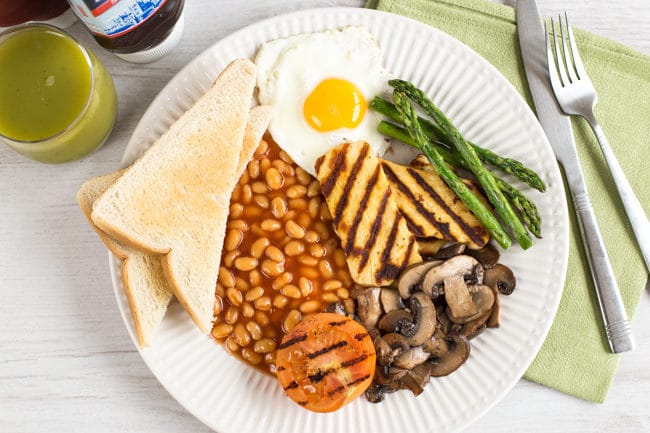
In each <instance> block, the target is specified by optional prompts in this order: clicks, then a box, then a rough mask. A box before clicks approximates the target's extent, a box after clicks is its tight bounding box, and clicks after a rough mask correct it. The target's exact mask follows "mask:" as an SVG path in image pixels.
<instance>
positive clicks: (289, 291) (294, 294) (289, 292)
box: [280, 284, 301, 299]
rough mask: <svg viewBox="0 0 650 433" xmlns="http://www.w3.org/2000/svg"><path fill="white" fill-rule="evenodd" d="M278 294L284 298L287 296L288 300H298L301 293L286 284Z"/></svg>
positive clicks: (291, 285) (294, 287) (296, 288)
mask: <svg viewBox="0 0 650 433" xmlns="http://www.w3.org/2000/svg"><path fill="white" fill-rule="evenodd" d="M280 293H282V294H283V295H284V296H288V297H289V298H293V299H300V297H301V293H300V289H299V288H298V287H296V286H294V285H293V284H287V285H286V286H284V287H283V288H281V289H280Z"/></svg>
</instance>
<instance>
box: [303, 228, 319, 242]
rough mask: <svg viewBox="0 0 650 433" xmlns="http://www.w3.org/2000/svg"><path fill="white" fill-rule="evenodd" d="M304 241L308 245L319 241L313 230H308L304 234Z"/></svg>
mask: <svg viewBox="0 0 650 433" xmlns="http://www.w3.org/2000/svg"><path fill="white" fill-rule="evenodd" d="M305 240H306V241H307V242H309V243H314V242H318V241H319V240H320V235H319V234H318V233H316V232H315V231H313V230H308V231H307V233H305Z"/></svg>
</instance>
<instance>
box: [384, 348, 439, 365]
mask: <svg viewBox="0 0 650 433" xmlns="http://www.w3.org/2000/svg"><path fill="white" fill-rule="evenodd" d="M429 356H431V355H430V354H429V353H428V352H426V351H425V350H424V348H423V347H422V346H415V347H411V348H410V349H409V350H407V351H406V352H404V353H402V354H401V355H399V356H396V357H395V359H394V360H393V365H394V366H395V367H397V368H406V369H408V370H410V369H412V368H415V367H416V366H418V365H420V364H422V363H423V362H426V360H427V359H429Z"/></svg>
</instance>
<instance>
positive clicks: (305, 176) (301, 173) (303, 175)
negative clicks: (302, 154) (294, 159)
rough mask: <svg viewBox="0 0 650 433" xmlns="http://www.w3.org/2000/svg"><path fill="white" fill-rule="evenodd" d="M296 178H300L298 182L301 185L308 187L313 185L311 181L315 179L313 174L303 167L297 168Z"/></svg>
mask: <svg viewBox="0 0 650 433" xmlns="http://www.w3.org/2000/svg"><path fill="white" fill-rule="evenodd" d="M296 178H298V182H300V183H301V184H303V185H305V186H307V185H309V184H310V183H311V181H312V180H313V179H314V178H313V177H312V176H311V174H309V173H308V172H307V171H306V170H305V169H303V168H302V167H296Z"/></svg>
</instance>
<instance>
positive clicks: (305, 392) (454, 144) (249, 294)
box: [78, 27, 546, 412]
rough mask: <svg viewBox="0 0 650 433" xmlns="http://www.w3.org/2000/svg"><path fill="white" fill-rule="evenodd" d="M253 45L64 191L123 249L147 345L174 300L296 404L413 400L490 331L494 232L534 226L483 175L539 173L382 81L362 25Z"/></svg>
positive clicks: (117, 250) (425, 100)
mask: <svg viewBox="0 0 650 433" xmlns="http://www.w3.org/2000/svg"><path fill="white" fill-rule="evenodd" d="M254 60H255V63H253V62H251V61H250V60H247V59H238V60H235V61H233V62H232V63H230V64H229V65H228V66H227V67H226V68H225V69H224V70H223V71H222V72H221V74H220V75H219V77H218V78H217V79H216V80H215V82H214V83H213V85H212V86H211V87H210V89H209V90H208V91H207V92H206V94H205V95H203V96H202V97H201V98H199V99H198V100H197V101H196V103H195V104H194V105H193V106H192V107H191V108H190V109H189V110H188V111H187V112H185V113H184V114H183V115H182V116H181V117H180V118H179V119H178V120H177V121H176V122H175V123H174V124H173V125H172V126H171V127H170V128H169V130H168V131H167V132H166V133H165V134H163V135H162V136H161V137H160V138H159V139H158V140H157V141H156V142H155V143H154V144H153V145H152V146H151V148H150V149H149V150H148V151H147V152H146V153H145V154H144V155H143V156H142V157H141V158H140V159H138V160H137V161H136V162H135V163H134V164H133V165H132V166H130V167H128V168H126V169H124V170H122V171H119V172H116V173H112V174H109V175H105V176H100V177H97V178H94V179H91V180H89V181H88V182H86V183H84V185H83V186H82V188H81V190H80V191H79V194H78V201H79V204H80V206H81V208H82V210H83V212H84V214H86V216H87V217H88V219H89V221H90V223H91V225H92V226H93V228H94V229H95V230H96V231H97V233H98V234H99V235H100V237H101V238H102V240H103V241H104V243H105V244H106V245H107V246H108V248H109V249H110V250H111V251H112V252H113V253H114V254H115V255H116V256H117V257H118V258H119V259H121V260H122V261H123V263H122V280H123V281H122V282H123V287H124V290H125V292H126V293H127V298H128V300H129V306H130V308H131V312H132V316H133V319H134V325H135V329H136V333H137V337H138V342H139V344H140V345H141V346H147V345H151V344H152V341H153V336H154V333H155V330H156V328H157V327H158V325H159V324H160V323H161V321H162V320H163V316H164V314H165V311H166V310H167V306H168V304H169V303H170V301H171V300H172V298H174V297H175V298H176V299H177V300H178V301H179V302H180V303H181V305H182V306H183V307H184V309H185V310H186V311H187V313H188V314H189V316H190V317H191V319H192V320H193V321H194V323H195V324H196V326H197V327H198V329H199V330H200V331H201V332H203V333H206V334H210V336H211V337H212V339H213V341H216V342H219V343H221V344H222V347H223V348H224V349H225V350H226V351H228V352H229V353H231V354H232V355H234V356H235V357H237V358H238V359H239V360H241V361H242V362H244V363H246V364H248V365H250V366H253V367H255V368H256V369H257V370H258V371H261V372H263V373H265V374H270V375H272V376H275V377H277V379H278V383H279V384H280V385H281V386H282V389H283V390H284V392H285V394H286V395H287V396H288V397H289V398H290V399H291V400H293V401H294V402H296V403H297V404H298V405H300V406H302V407H304V408H306V409H308V410H311V411H315V412H330V411H333V410H336V409H338V408H340V407H342V406H343V405H345V404H347V403H349V402H350V401H352V400H353V399H355V398H356V397H358V396H359V395H361V394H364V393H365V395H366V397H367V399H368V400H369V401H371V402H379V401H382V400H383V399H384V396H385V395H386V394H388V393H391V392H394V391H397V390H400V389H409V390H411V391H412V392H413V394H414V395H418V394H420V393H421V392H423V389H424V387H425V386H426V384H427V383H428V382H429V380H430V378H432V377H440V376H445V375H448V374H452V373H453V372H454V371H456V370H457V369H459V368H460V367H461V365H462V364H463V363H464V362H465V361H467V360H468V358H469V357H470V340H471V339H472V338H474V337H476V336H477V335H479V334H480V333H481V332H482V331H483V330H484V329H486V328H496V327H498V326H499V323H500V318H499V312H500V301H499V297H500V295H509V294H511V293H512V292H513V290H514V288H515V285H516V280H515V276H514V274H513V272H512V270H511V269H509V268H508V267H507V266H505V265H503V264H501V263H498V261H499V259H500V254H499V251H498V249H497V247H496V246H495V245H494V244H497V245H499V246H500V247H501V248H503V249H506V248H508V247H509V246H510V245H511V244H512V243H513V240H514V241H516V242H517V243H518V244H519V245H520V246H521V249H522V250H524V249H527V248H529V247H531V246H532V244H533V242H532V238H531V236H530V234H532V235H533V236H534V237H540V236H541V218H540V216H539V212H538V211H537V208H536V207H535V204H534V203H533V202H532V200H530V199H529V198H528V197H526V196H525V195H524V194H523V193H522V192H521V191H520V190H518V189H517V188H516V187H515V186H514V185H513V184H511V183H508V182H507V181H505V180H503V179H501V178H500V177H499V176H498V171H502V172H505V173H507V174H508V175H511V176H512V177H514V178H516V179H518V180H521V181H523V182H525V183H526V184H527V185H528V186H530V187H532V188H535V189H538V190H539V191H544V189H545V188H546V186H545V184H544V182H543V181H542V180H541V179H540V178H539V176H538V175H537V173H535V172H534V171H533V170H531V169H530V168H527V167H525V166H524V165H523V164H522V163H521V162H519V161H517V160H514V159H511V158H506V157H503V156H500V155H498V154H496V153H494V152H493V151H491V150H489V149H485V148H482V147H480V146H479V145H477V144H475V143H472V142H470V141H468V140H466V139H465V138H463V137H462V135H461V134H460V132H459V131H458V130H456V128H455V127H454V125H453V124H452V123H451V121H449V119H447V118H446V116H445V115H444V114H443V113H442V111H440V109H439V108H438V107H436V106H435V105H434V104H433V102H432V101H431V100H430V99H429V97H428V96H427V95H426V94H425V93H424V92H422V91H421V90H420V89H418V88H417V87H415V86H414V85H413V84H412V83H409V82H407V81H403V80H396V79H390V78H391V77H390V75H389V73H388V72H387V71H385V70H384V69H383V66H382V59H381V51H380V49H379V46H378V45H377V43H376V41H375V39H374V37H373V36H372V35H371V34H370V33H369V32H368V31H367V30H365V29H363V28H361V27H349V28H344V29H341V30H327V31H324V32H320V33H312V34H300V35H295V36H291V37H287V38H283V39H277V40H274V41H269V42H267V43H264V44H262V46H261V47H260V48H259V50H258V52H257V54H256V56H255V59H254ZM255 87H256V88H257V91H258V92H257V95H254V88H255ZM255 96H257V101H256V97H255ZM251 101H253V103H252V104H251ZM256 102H259V104H260V105H257V106H255V105H256ZM251 106H254V108H252V109H251ZM382 118H385V119H386V120H382ZM267 128H268V129H267ZM391 139H392V140H393V141H392V142H391ZM396 141H400V142H402V143H403V145H405V147H403V149H404V148H407V147H411V148H413V149H415V150H416V151H417V152H418V155H417V156H416V157H414V158H411V162H410V164H409V165H402V164H399V163H397V162H395V160H394V159H393V158H392V157H393V153H394V149H393V151H392V152H387V150H388V148H389V147H390V146H391V144H394V147H397V145H396V144H395V142H396Z"/></svg>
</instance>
